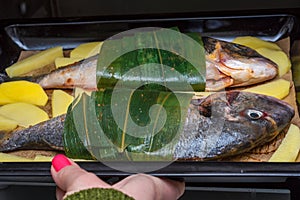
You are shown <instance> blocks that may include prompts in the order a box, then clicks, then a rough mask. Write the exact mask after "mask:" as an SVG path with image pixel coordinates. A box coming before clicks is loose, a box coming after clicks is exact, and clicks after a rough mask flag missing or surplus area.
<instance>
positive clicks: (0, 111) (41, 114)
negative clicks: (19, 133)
mask: <svg viewBox="0 0 300 200" xmlns="http://www.w3.org/2000/svg"><path fill="white" fill-rule="evenodd" d="M0 115H1V116H3V117H6V118H8V119H12V120H15V121H16V122H18V125H19V126H23V127H25V128H28V127H29V126H32V125H35V124H37V123H40V122H42V121H46V120H48V119H49V117H48V114H47V113H46V112H45V111H44V110H42V109H40V108H39V107H37V106H35V105H32V104H28V103H12V104H7V105H4V106H2V107H0Z"/></svg>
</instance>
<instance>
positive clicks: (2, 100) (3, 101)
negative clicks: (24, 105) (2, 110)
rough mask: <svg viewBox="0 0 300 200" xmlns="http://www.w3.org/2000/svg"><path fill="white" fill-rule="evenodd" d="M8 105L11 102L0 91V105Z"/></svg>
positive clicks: (11, 101)
mask: <svg viewBox="0 0 300 200" xmlns="http://www.w3.org/2000/svg"><path fill="white" fill-rule="evenodd" d="M0 86H1V85H0ZM8 103H13V100H11V99H10V98H8V97H7V96H6V95H5V94H4V93H3V92H1V91H0V105H4V104H8Z"/></svg>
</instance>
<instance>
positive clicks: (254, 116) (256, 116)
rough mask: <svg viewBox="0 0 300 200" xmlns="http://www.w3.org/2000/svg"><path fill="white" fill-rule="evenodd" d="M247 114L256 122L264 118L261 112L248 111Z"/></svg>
mask: <svg viewBox="0 0 300 200" xmlns="http://www.w3.org/2000/svg"><path fill="white" fill-rule="evenodd" d="M246 114H247V116H248V117H249V118H250V119H255V120H256V119H259V118H261V117H262V116H263V113H262V112H261V111H258V110H254V109H249V110H247V112H246Z"/></svg>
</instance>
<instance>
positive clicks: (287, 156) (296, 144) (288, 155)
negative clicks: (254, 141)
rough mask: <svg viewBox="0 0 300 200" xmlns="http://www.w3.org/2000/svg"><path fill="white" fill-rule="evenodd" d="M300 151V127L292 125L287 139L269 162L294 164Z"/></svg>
mask: <svg viewBox="0 0 300 200" xmlns="http://www.w3.org/2000/svg"><path fill="white" fill-rule="evenodd" d="M299 150H300V130H299V127H298V126H296V125H294V124H291V126H290V128H289V130H288V132H287V134H286V136H285V138H284V139H283V140H282V142H281V144H280V146H279V147H278V149H277V150H276V151H275V152H274V154H273V155H272V157H271V158H270V159H269V162H294V161H295V160H296V159H297V156H298V153H299Z"/></svg>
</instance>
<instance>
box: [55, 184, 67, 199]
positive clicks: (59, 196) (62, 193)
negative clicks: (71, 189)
mask: <svg viewBox="0 0 300 200" xmlns="http://www.w3.org/2000/svg"><path fill="white" fill-rule="evenodd" d="M65 194H66V192H65V191H63V190H61V189H60V188H59V187H56V199H57V200H62V199H63V197H64V196H65Z"/></svg>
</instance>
